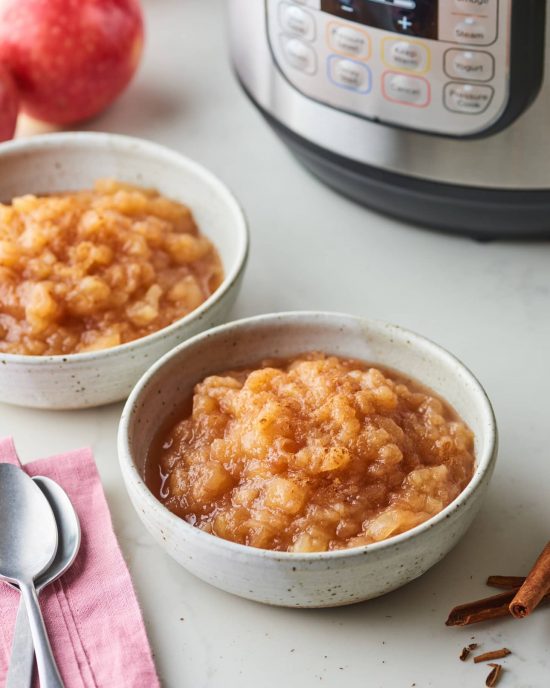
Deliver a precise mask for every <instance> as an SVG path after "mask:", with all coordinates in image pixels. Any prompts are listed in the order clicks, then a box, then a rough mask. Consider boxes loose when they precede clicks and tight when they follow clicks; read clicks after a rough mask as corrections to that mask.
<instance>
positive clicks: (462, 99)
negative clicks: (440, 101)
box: [444, 83, 494, 115]
mask: <svg viewBox="0 0 550 688" xmlns="http://www.w3.org/2000/svg"><path fill="white" fill-rule="evenodd" d="M493 94H494V90H493V88H492V87H491V86H480V85H478V84H477V85H476V84H458V83H450V84H447V85H446V86H445V95H444V100H445V107H446V108H447V109H449V110H451V111H452V112H460V113H463V114H468V115H480V114H481V113H482V112H485V110H486V109H487V108H488V107H489V105H490V104H491V100H492V99H493Z"/></svg>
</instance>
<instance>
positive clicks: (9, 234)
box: [0, 179, 223, 355]
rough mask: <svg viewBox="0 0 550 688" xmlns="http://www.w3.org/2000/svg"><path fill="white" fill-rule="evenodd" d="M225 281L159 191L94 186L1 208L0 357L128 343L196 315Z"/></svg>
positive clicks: (211, 254)
mask: <svg viewBox="0 0 550 688" xmlns="http://www.w3.org/2000/svg"><path fill="white" fill-rule="evenodd" d="M222 279H223V269H222V265H221V262H220V259H219V257H218V253H217V251H216V248H215V247H214V245H213V244H212V243H211V242H210V241H209V239H207V238H206V237H205V236H203V235H202V234H201V233H200V232H199V230H198V228H197V225H196V223H195V221H194V219H193V215H192V212H191V210H190V209H189V208H188V207H187V206H185V205H183V204H181V203H178V202H176V201H173V200H170V199H168V198H166V197H164V196H162V195H160V194H159V193H158V192H157V191H154V190H151V189H144V188H141V187H138V186H132V185H129V184H122V183H120V182H117V181H114V180H112V179H100V180H98V181H97V182H96V183H95V185H94V188H93V189H91V190H83V191H78V192H74V193H64V194H58V195H50V196H32V195H27V196H21V197H18V198H14V199H13V200H12V202H11V203H9V204H0V352H3V353H12V354H27V355H53V354H73V353H80V352H86V351H94V350H97V349H105V348H108V347H113V346H117V345H119V344H123V343H125V342H130V341H132V340H135V339H138V338H140V337H144V336H145V335H148V334H151V333H153V332H156V331H157V330H160V329H162V328H163V327H166V326H167V325H170V324H171V323H173V322H174V321H175V320H178V319H179V318H181V317H183V316H184V315H186V314H187V313H190V312H191V311H193V310H194V309H195V308H197V307H198V306H199V305H200V304H201V303H203V302H204V301H205V300H206V299H207V298H208V297H209V296H210V294H212V293H213V292H214V291H215V290H216V289H217V288H218V286H219V285H220V284H221V282H222Z"/></svg>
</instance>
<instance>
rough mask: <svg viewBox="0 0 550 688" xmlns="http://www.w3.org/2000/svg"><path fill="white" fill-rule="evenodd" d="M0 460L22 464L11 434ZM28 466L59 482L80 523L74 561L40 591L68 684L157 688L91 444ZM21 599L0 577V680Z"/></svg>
mask: <svg viewBox="0 0 550 688" xmlns="http://www.w3.org/2000/svg"><path fill="white" fill-rule="evenodd" d="M0 461H1V462H9V463H13V464H17V465H18V464H19V459H18V458H17V453H16V451H15V447H14V445H13V441H12V440H11V439H0ZM24 468H25V470H26V471H27V473H28V474H29V475H31V476H34V475H44V476H47V477H48V478H52V479H53V480H55V481H56V482H57V483H59V485H61V487H62V488H63V489H64V490H65V491H66V492H67V494H68V495H69V498H70V499H71V501H72V503H73V506H74V508H75V509H76V512H77V513H78V517H79V519H80V525H81V528H82V545H81V547H80V551H79V553H78V556H77V559H76V561H75V563H74V564H73V566H72V567H71V568H70V569H69V571H67V573H66V574H65V575H64V576H63V577H62V578H61V579H59V580H58V581H56V582H55V583H53V584H52V585H50V586H48V588H46V589H45V590H44V592H43V593H42V594H41V596H40V600H41V607H42V612H43V614H44V619H45V622H46V626H47V628H48V633H49V636H50V640H51V643H52V648H53V651H54V654H55V657H56V660H57V663H58V666H59V670H60V672H61V676H62V678H63V680H64V682H65V685H66V688H103V687H105V688H107V687H108V688H157V687H158V686H159V681H158V678H157V675H156V671H155V666H154V664H153V659H152V656H151V650H150V647H149V642H148V640H147V636H146V634H145V628H144V625H143V620H142V618H141V612H140V609H139V606H138V602H137V599H136V595H135V592H134V589H133V586H132V581H131V579H130V573H129V571H128V568H127V566H126V563H125V562H124V559H123V558H122V554H121V552H120V549H119V547H118V543H117V540H116V537H115V534H114V532H113V527H112V524H111V516H110V514H109V509H108V507H107V502H106V501H105V495H104V494H103V488H102V487H101V482H100V480H99V475H98V473H97V469H96V466H95V463H94V459H93V456H92V452H91V451H90V450H89V449H78V450H76V451H72V452H69V453H67V454H61V455H59V456H53V457H50V458H47V459H42V460H40V461H35V462H34V463H31V464H27V465H26V466H25V467H24ZM18 604H19V593H18V592H17V591H15V590H12V589H11V588H10V587H9V586H8V585H6V584H4V583H0V686H4V684H5V681H6V675H7V667H8V662H9V657H10V653H11V642H12V634H13V627H14V623H15V616H16V612H17V607H18Z"/></svg>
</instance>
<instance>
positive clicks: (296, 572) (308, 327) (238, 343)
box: [118, 313, 497, 607]
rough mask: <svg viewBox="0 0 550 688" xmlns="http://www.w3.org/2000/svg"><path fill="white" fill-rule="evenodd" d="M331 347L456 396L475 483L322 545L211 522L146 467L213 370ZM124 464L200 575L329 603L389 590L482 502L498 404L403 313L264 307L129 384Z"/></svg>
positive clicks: (306, 602)
mask: <svg viewBox="0 0 550 688" xmlns="http://www.w3.org/2000/svg"><path fill="white" fill-rule="evenodd" d="M311 350H321V351H325V352H329V353H333V354H337V355H340V356H349V357H353V358H358V359H362V360H364V361H368V362H371V363H375V364H379V365H384V366H389V367H391V368H393V369H396V370H399V371H401V372H403V373H405V374H407V375H410V376H412V377H414V378H416V379H417V380H419V381H421V382H423V383H424V384H426V385H428V386H429V387H430V388H431V389H432V390H434V391H435V392H437V393H438V394H440V395H441V396H442V397H444V398H445V399H446V400H447V401H448V402H450V403H451V404H452V405H453V406H454V408H455V409H456V410H457V411H458V413H459V414H460V415H461V416H462V418H463V419H464V420H465V421H466V422H467V423H468V425H469V426H470V428H471V429H472V430H473V432H474V433H475V451H476V459H477V460H476V470H475V474H474V477H473V479H472V481H471V482H470V484H469V485H468V486H467V487H466V489H465V490H464V492H462V494H461V495H460V496H459V497H458V498H457V499H456V500H455V501H454V502H453V503H452V504H450V505H449V506H448V507H447V508H446V509H445V510H444V511H442V512H441V513H440V514H438V515H437V516H435V517H434V518H432V519H431V520H429V521H427V522H426V523H424V524H422V525H420V526H418V527H416V528H414V529H412V530H410V531H408V532H406V533H404V534H402V535H398V536H396V537H393V538H390V539H388V540H386V541H384V542H380V543H376V544H373V545H368V546H366V547H357V548H354V549H349V550H343V551H342V550H341V551H334V552H323V553H317V554H295V553H286V552H285V553H281V552H271V551H268V550H262V549H255V548H253V547H246V546H244V545H238V544H235V543H233V542H228V541H226V540H222V539H221V538H217V537H215V536H213V535H210V534H208V533H204V532H203V531H201V530H198V529H197V528H194V527H192V526H190V525H189V524H188V523H186V522H185V521H183V520H182V519H180V518H178V517H177V516H174V515H173V514H172V513H171V512H170V511H168V509H166V508H165V507H164V506H163V505H162V504H161V503H160V502H159V501H158V500H157V499H156V498H155V497H154V496H153V494H152V493H151V492H150V491H149V490H148V488H147V487H146V485H145V484H144V482H143V469H144V463H145V458H146V455H147V451H148V448H149V446H150V445H151V441H152V439H153V436H154V434H155V432H156V431H157V430H158V428H159V425H160V424H161V423H163V421H165V420H167V419H168V418H169V417H170V416H171V415H172V414H173V413H174V410H175V409H178V406H180V404H181V402H182V400H184V399H186V398H189V397H190V395H191V393H192V388H193V385H194V384H195V383H196V382H198V381H199V380H201V379H203V378H204V377H205V376H207V375H209V374H212V373H216V372H220V371H222V370H226V369H228V368H232V367H239V366H245V365H247V364H250V363H251V362H256V361H259V360H261V359H262V358H267V357H273V356H277V357H279V356H281V357H288V356H293V355H296V354H299V353H303V352H305V351H311ZM118 452H119V458H120V465H121V468H122V475H123V478H124V482H125V483H126V487H127V489H128V492H129V495H130V498H131V500H132V502H133V504H134V506H135V508H136V511H137V513H138V515H139V517H140V518H141V520H142V521H143V523H144V524H145V526H146V527H147V529H148V530H149V531H150V532H151V533H152V535H153V536H154V537H155V538H156V540H157V541H158V543H159V544H160V546H161V547H162V548H163V549H165V550H166V551H167V552H168V553H169V554H170V555H171V556H172V557H173V558H174V559H175V560H176V561H178V562H179V563H180V564H181V565H182V566H184V567H185V568H186V569H188V570H189V571H190V572H191V573H193V574H195V575H196V576H198V577H199V578H202V579H203V580H205V581H207V582H208V583H211V584H212V585H215V586H217V587H219V588H222V589H223V590H227V591H228V592H231V593H234V594H236V595H241V596H242V597H247V598H250V599H252V600H257V601H258V602H265V603H269V604H275V605H282V606H287V607H328V606H337V605H343V604H351V603H353V602H360V601H362V600H367V599H370V598H372V597H377V596H379V595H383V594H384V593H387V592H389V591H390V590H394V589H395V588H398V587H400V586H401V585H404V584H405V583H407V582H409V581H411V580H413V579H414V578H416V577H417V576H420V575H421V574H422V573H424V572H425V571H427V569H429V568H430V567H431V566H433V565H434V564H435V563H436V562H437V561H439V560H440V559H441V558H442V557H444V556H445V554H446V553H447V552H448V551H449V550H450V549H451V548H452V547H453V546H454V545H455V544H456V543H457V542H458V540H459V539H460V538H461V537H462V535H464V533H465V532H466V529H467V528H468V526H469V525H470V524H471V522H472V520H473V518H474V516H475V515H476V513H477V512H478V509H479V507H480V505H481V502H482V499H483V496H484V494H485V492H486V489H487V486H488V483H489V479H490V477H491V474H492V471H493V467H494V462H495V459H496V454H497V430H496V425H495V418H494V415H493V411H492V408H491V404H490V402H489V400H488V399H487V396H486V394H485V392H484V391H483V389H482V387H481V386H480V384H479V382H478V381H477V380H476V379H475V377H474V376H473V375H472V374H471V373H470V372H469V371H468V370H467V369H466V368H465V367H464V366H463V365H462V363H460V361H458V360H457V359H456V358H455V357H454V356H452V355H451V354H449V353H448V352H447V351H445V350H444V349H442V348H441V347H439V346H437V345H436V344H433V343H432V342H430V341H428V340H427V339H424V338H423V337H420V336H419V335H417V334H413V333H412V332H408V331H406V330H403V329H401V328H399V327H396V326H394V325H387V324H384V323H380V322H375V321H370V320H363V319H360V318H355V317H352V316H348V315H338V314H333V313H284V314H275V315H264V316H259V317H256V318H250V319H247V320H241V321H239V322H234V323H229V324H227V325H223V326H221V327H217V328H215V329H213V330H210V331H209V332H205V333H204V334H201V335H198V336H197V337H194V338H193V339H191V340H189V341H187V342H185V343H184V344H182V345H180V346H179V347H177V348H176V349H174V350H173V351H171V352H170V353H168V354H167V355H166V356H164V357H163V358H162V359H161V360H160V361H158V362H157V363H156V364H155V365H154V366H153V367H152V368H151V369H150V370H149V371H148V372H147V373H146V374H145V375H144V376H143V377H142V379H141V380H140V381H139V383H138V384H137V386H136V388H135V389H134V390H133V392H132V394H131V395H130V397H129V399H128V401H127V403H126V406H125V408H124V411H123V414H122V418H121V421H120V427H119V434H118Z"/></svg>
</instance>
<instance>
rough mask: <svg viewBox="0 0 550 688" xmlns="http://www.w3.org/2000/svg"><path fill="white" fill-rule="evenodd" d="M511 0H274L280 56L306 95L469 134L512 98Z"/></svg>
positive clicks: (272, 34) (270, 22)
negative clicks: (510, 70)
mask: <svg viewBox="0 0 550 688" xmlns="http://www.w3.org/2000/svg"><path fill="white" fill-rule="evenodd" d="M511 2H512V0H266V8H267V26H268V31H269V40H270V43H271V48H272V52H273V54H274V57H275V60H276V62H277V64H278V66H279V68H280V69H281V71H282V72H283V74H284V75H285V76H286V78H287V79H288V81H290V82H291V83H292V85H293V86H295V87H296V88H297V89H298V90H299V91H301V92H302V93H303V94H304V95H306V96H308V97H310V98H313V99H315V100H317V101H320V102H322V103H325V104H327V105H330V106H332V107H335V108H338V109H341V110H345V111H347V112H351V113H353V114H356V115H360V116H363V117H366V118H369V119H373V120H378V121H381V122H384V123H388V124H394V125H397V126H402V127H406V128H408V129H416V130H420V131H427V132H434V133H440V134H444V135H449V136H459V137H460V136H470V135H475V134H477V133H478V132H483V131H485V130H487V129H489V128H490V127H491V126H492V125H493V124H494V123H495V122H496V121H497V120H498V119H499V117H501V115H502V113H503V112H504V111H505V110H506V107H507V105H508V101H509V98H510V72H509V69H510V54H509V51H510V42H511V41H510V31H511V22H510V17H511Z"/></svg>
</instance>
